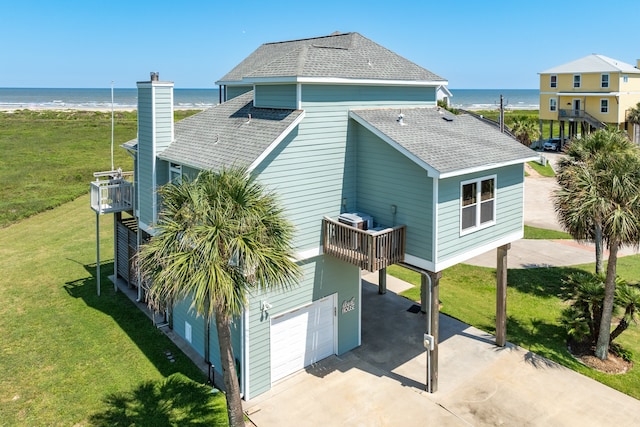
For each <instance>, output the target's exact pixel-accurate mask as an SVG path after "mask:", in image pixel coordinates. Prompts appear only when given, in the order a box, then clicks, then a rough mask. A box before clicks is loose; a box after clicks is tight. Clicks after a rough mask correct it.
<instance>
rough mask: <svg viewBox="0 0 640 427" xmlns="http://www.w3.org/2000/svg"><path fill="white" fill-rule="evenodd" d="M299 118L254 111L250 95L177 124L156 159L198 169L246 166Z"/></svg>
mask: <svg viewBox="0 0 640 427" xmlns="http://www.w3.org/2000/svg"><path fill="white" fill-rule="evenodd" d="M301 114H303V112H302V111H301V110H285V109H271V108H255V107H254V106H253V91H251V92H248V93H245V94H243V95H240V96H238V97H236V98H233V99H231V100H229V101H227V102H225V103H223V104H219V105H217V106H215V107H212V108H209V109H207V110H204V111H202V112H200V113H198V114H195V115H193V116H190V117H187V118H186V119H184V120H181V121H179V122H177V123H176V124H175V140H174V142H172V143H171V144H170V145H169V147H167V149H165V150H164V151H163V152H162V153H160V154H158V157H159V158H161V159H163V160H167V161H170V162H175V163H180V164H184V165H188V166H192V167H196V168H199V169H213V170H219V169H220V168H222V167H224V166H232V165H237V166H249V165H251V163H253V162H254V161H255V160H256V159H257V158H258V157H259V156H260V155H261V154H263V153H264V152H265V150H267V148H268V147H269V146H270V145H271V143H273V142H274V141H275V140H276V139H278V138H279V137H281V136H282V134H283V133H284V132H285V131H286V130H287V129H288V128H289V126H290V125H292V124H293V123H294V121H295V120H296V119H297V118H298V117H299V116H300V115H301ZM249 115H251V118H250V119H249Z"/></svg>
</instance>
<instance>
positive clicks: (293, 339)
mask: <svg viewBox="0 0 640 427" xmlns="http://www.w3.org/2000/svg"><path fill="white" fill-rule="evenodd" d="M217 84H218V85H219V87H220V96H221V99H220V101H221V102H220V104H219V105H217V106H215V107H213V108H210V109H207V110H204V111H202V112H200V113H198V114H195V115H193V116H190V117H189V118H187V119H184V120H182V121H179V122H176V123H174V121H173V118H172V117H173V83H171V82H165V81H161V80H160V79H159V77H158V75H157V74H155V73H152V78H151V80H150V81H144V82H138V84H137V86H138V115H139V118H138V138H137V140H135V141H131V142H130V143H127V144H125V145H124V147H125V148H126V149H127V150H129V151H130V152H131V153H132V155H133V156H134V157H135V170H134V177H135V178H134V185H133V188H134V190H133V191H134V194H135V197H134V205H133V209H132V216H131V217H128V218H127V219H122V217H121V216H118V217H117V233H118V238H117V241H118V243H117V245H116V246H117V248H116V251H117V258H118V259H119V260H123V259H124V260H126V259H130V256H131V254H132V253H134V252H135V248H136V247H137V245H138V244H140V243H141V242H144V241H145V239H148V238H149V236H152V235H153V234H154V223H155V222H156V220H157V218H158V212H159V210H160V208H161V205H160V201H159V200H158V198H157V196H156V190H157V188H158V187H159V186H161V185H163V184H166V183H168V182H170V181H172V180H176V179H180V177H181V176H195V175H196V174H197V173H198V172H199V171H200V170H205V169H211V170H218V169H220V168H222V167H224V166H230V165H244V166H247V167H248V168H249V170H250V171H251V173H252V174H254V175H255V176H256V178H257V179H258V180H259V181H261V182H262V183H264V184H266V186H267V187H268V188H269V189H271V190H273V191H275V192H277V193H278V194H279V197H280V201H281V203H282V205H283V206H284V208H285V212H286V214H287V216H288V217H289V218H290V220H291V221H292V222H293V223H294V225H295V227H296V234H295V241H294V243H295V248H296V257H297V262H298V263H299V264H300V266H301V267H302V269H303V271H304V276H303V278H302V280H301V282H300V284H299V286H297V287H295V288H293V289H291V290H288V291H286V292H278V293H275V292H274V293H263V294H256V295H252V296H251V298H250V300H249V301H248V304H247V306H246V309H245V311H244V314H243V315H242V316H241V317H240V318H238V319H236V321H235V323H234V330H233V333H234V336H233V342H234V354H235V358H236V360H237V365H238V367H239V370H240V384H241V389H242V392H243V395H244V398H245V399H247V400H250V399H252V398H254V397H256V396H258V395H260V394H261V393H264V392H266V391H268V390H269V389H270V388H271V387H272V385H273V384H274V383H276V382H277V381H279V380H281V379H283V378H285V377H287V376H288V375H290V374H293V373H295V372H297V371H299V370H301V369H304V368H305V367H307V366H309V365H311V364H313V363H315V362H317V361H319V360H321V359H323V358H326V357H328V356H331V355H334V354H335V355H340V354H343V353H345V352H348V351H350V350H352V349H354V348H355V347H358V346H359V345H360V343H361V329H362V327H363V325H362V323H361V310H362V307H361V286H362V285H361V276H362V272H363V271H382V272H383V273H384V271H385V268H386V267H387V266H388V265H390V264H394V263H401V264H403V265H406V266H408V267H410V268H413V269H415V270H417V271H420V272H423V273H424V274H425V277H427V278H428V280H427V281H426V282H428V283H431V286H434V285H436V284H437V280H438V278H439V277H440V276H439V275H440V272H441V271H442V270H443V269H445V268H447V267H449V266H452V265H454V264H457V263H460V262H463V261H465V260H467V259H469V258H471V257H473V256H475V255H478V254H481V253H484V252H487V251H489V250H493V249H498V248H502V249H503V252H504V253H505V254H506V249H508V245H509V243H510V242H512V241H514V240H517V239H520V238H522V236H523V208H524V199H523V197H524V163H525V162H527V161H530V160H533V159H536V158H538V155H537V154H536V153H534V152H533V151H531V150H529V149H528V148H526V147H524V146H523V145H521V144H519V143H518V142H517V141H515V140H514V139H513V138H511V137H510V136H507V135H506V134H503V133H500V131H499V129H497V128H496V127H494V126H492V125H490V124H488V123H485V122H484V121H482V120H480V119H477V118H475V117H472V116H470V115H465V114H461V115H452V114H451V113H449V112H448V111H446V110H444V109H440V108H439V107H438V106H437V105H436V99H437V96H438V93H442V92H443V91H445V92H446V93H448V91H446V86H447V81H446V80H445V79H444V78H442V77H440V76H438V75H437V74H434V73H433V72H431V71H429V70H427V69H425V68H423V67H421V66H419V65H417V64H415V63H413V62H411V61H409V60H407V59H405V58H403V57H401V56H399V55H397V54H395V53H393V52H391V51H390V50H388V49H386V48H384V47H382V46H380V45H378V44H376V43H374V42H373V41H371V40H369V39H367V38H365V37H363V36H362V35H360V34H358V33H341V34H332V35H330V36H326V37H316V38H309V39H303V40H293V41H284V42H277V43H266V44H264V45H262V46H260V47H259V48H258V49H257V50H256V51H254V52H253V53H251V54H250V55H249V56H248V57H247V58H246V59H245V60H243V61H242V62H241V63H240V64H238V65H237V66H236V67H235V68H233V69H232V70H231V71H230V72H229V73H228V74H226V75H224V76H223V77H222V78H220V79H219V80H218V81H217ZM117 270H118V275H119V277H120V278H121V279H124V280H128V281H129V282H130V284H131V285H132V286H137V282H136V278H135V274H133V273H132V272H133V267H132V266H131V263H130V262H126V261H125V262H119V264H118V269H117ZM381 278H382V279H383V280H382V284H381V286H383V285H384V277H383V276H381ZM381 290H382V291H383V289H382V288H381ZM142 297H143V296H142ZM436 299H437V298H436ZM461 303H463V302H461ZM425 304H427V303H425ZM189 307H190V301H188V300H187V301H178V302H176V303H175V304H174V305H173V306H172V307H169V308H168V313H169V315H170V318H171V325H172V328H173V330H174V331H175V333H177V334H178V335H180V336H181V337H182V338H183V339H184V340H186V342H188V343H189V344H190V345H191V346H192V347H193V349H195V350H196V351H197V352H198V353H199V354H200V355H201V356H202V357H203V358H205V359H206V360H207V361H209V362H210V363H211V364H212V365H213V366H220V357H219V350H218V342H217V337H216V328H215V327H211V325H205V322H204V320H203V318H202V317H198V316H196V315H195V314H194V313H193V312H192V311H191V310H190V309H189ZM427 332H429V333H430V334H431V335H432V336H435V337H436V343H435V344H436V348H437V328H436V330H435V331H427ZM420 338H421V337H420ZM436 362H437V353H436ZM436 365H437V363H436Z"/></svg>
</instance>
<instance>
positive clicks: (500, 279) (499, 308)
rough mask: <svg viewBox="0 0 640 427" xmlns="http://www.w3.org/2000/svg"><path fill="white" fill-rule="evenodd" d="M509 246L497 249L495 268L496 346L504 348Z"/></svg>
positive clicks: (505, 339)
mask: <svg viewBox="0 0 640 427" xmlns="http://www.w3.org/2000/svg"><path fill="white" fill-rule="evenodd" d="M509 249H511V244H510V243H508V244H506V245H503V246H500V247H499V248H498V249H497V254H498V259H497V267H496V345H497V346H500V347H504V345H505V344H506V342H507V252H508V251H509Z"/></svg>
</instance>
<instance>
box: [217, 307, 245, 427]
mask: <svg viewBox="0 0 640 427" xmlns="http://www.w3.org/2000/svg"><path fill="white" fill-rule="evenodd" d="M216 329H217V330H218V343H219V345H220V361H221V364H222V377H223V379H224V388H225V390H226V392H227V414H228V416H229V426H230V427H244V415H243V413H242V399H241V397H240V385H239V384H238V375H237V373H236V365H235V359H234V357H233V347H232V346H231V318H230V317H229V316H225V315H223V314H220V313H218V314H217V316H216Z"/></svg>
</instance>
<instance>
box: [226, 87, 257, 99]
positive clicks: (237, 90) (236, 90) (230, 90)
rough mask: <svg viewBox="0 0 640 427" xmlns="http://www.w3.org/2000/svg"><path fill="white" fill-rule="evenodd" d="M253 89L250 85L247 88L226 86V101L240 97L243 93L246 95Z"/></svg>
mask: <svg viewBox="0 0 640 427" xmlns="http://www.w3.org/2000/svg"><path fill="white" fill-rule="evenodd" d="M252 89H253V86H252V85H249V86H227V87H226V91H227V99H226V100H227V101H228V100H230V99H233V98H235V97H236V96H240V95H242V94H243V93H247V92H249V91H250V90H252Z"/></svg>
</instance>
